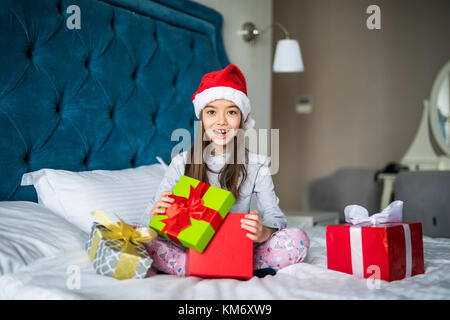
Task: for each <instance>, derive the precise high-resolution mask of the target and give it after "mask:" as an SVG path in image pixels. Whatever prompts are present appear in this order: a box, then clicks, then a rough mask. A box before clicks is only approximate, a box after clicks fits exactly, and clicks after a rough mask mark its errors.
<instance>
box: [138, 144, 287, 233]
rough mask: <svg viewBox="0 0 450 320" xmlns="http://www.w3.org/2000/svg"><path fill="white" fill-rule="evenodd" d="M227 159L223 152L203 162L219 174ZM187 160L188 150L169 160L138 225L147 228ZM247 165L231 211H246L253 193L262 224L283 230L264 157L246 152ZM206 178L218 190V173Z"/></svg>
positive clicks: (211, 173)
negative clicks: (237, 197)
mask: <svg viewBox="0 0 450 320" xmlns="http://www.w3.org/2000/svg"><path fill="white" fill-rule="evenodd" d="M229 156H230V154H225V153H222V154H216V155H210V156H209V157H207V158H206V163H207V164H208V167H209V168H210V169H211V170H213V171H216V172H218V171H219V170H220V169H221V168H222V167H223V166H224V164H225V163H226V160H227V158H228V157H229ZM186 160H187V151H185V152H183V153H180V154H178V155H176V156H175V157H174V158H173V159H172V162H171V163H170V165H169V167H168V169H167V171H166V173H165V175H164V177H163V179H162V181H161V184H160V185H159V187H158V190H157V192H156V194H155V195H154V197H153V199H151V201H150V203H149V204H148V206H147V209H146V210H145V212H144V214H143V215H142V219H141V223H142V224H143V225H145V226H147V225H148V224H149V223H150V210H151V209H152V208H153V206H154V204H155V203H156V202H157V201H158V200H159V198H160V195H161V192H163V191H171V190H172V189H173V187H174V186H175V184H176V183H177V182H178V180H179V179H180V178H181V176H182V175H184V168H185V164H186ZM248 162H249V163H248V166H247V179H246V180H245V182H244V184H243V185H242V187H241V193H240V195H241V197H240V199H239V200H238V201H236V202H235V203H234V205H233V207H232V208H231V210H230V212H249V210H250V201H251V198H252V194H253V193H254V194H255V195H256V201H257V208H258V212H259V214H260V216H261V219H262V222H263V225H264V226H266V227H270V228H275V229H278V230H281V229H284V228H286V226H287V220H286V216H285V215H284V213H283V212H282V211H281V210H280V208H279V206H278V203H279V199H278V197H277V196H276V194H275V191H274V186H273V181H272V176H271V175H270V170H269V166H268V159H267V157H265V156H263V155H258V154H254V153H249V161H248ZM208 179H209V183H210V184H211V185H214V186H217V187H219V188H220V187H221V186H220V183H219V174H218V173H214V172H209V171H208Z"/></svg>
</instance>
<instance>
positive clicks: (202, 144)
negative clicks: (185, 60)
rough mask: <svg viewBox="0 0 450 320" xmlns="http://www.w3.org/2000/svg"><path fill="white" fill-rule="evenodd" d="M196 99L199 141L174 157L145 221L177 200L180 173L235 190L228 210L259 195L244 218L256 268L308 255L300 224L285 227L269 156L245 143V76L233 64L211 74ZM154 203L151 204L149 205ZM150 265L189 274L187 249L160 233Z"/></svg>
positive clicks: (151, 246)
mask: <svg viewBox="0 0 450 320" xmlns="http://www.w3.org/2000/svg"><path fill="white" fill-rule="evenodd" d="M192 100H193V104H194V108H195V113H196V116H197V118H199V119H200V122H199V130H198V133H199V134H197V137H196V140H195V142H194V144H193V146H192V147H191V149H190V150H188V151H185V152H183V153H180V154H178V155H177V156H175V157H174V158H173V159H172V162H171V163H170V166H169V168H168V169H167V172H166V174H165V176H164V178H163V180H162V181H161V184H160V186H159V189H158V192H157V193H156V195H155V197H154V198H153V200H152V201H151V202H150V204H149V205H148V207H147V210H146V212H145V213H144V216H143V221H142V223H143V224H144V225H145V226H147V225H148V224H149V222H150V219H151V218H152V217H153V216H154V215H155V214H157V213H164V211H165V209H161V208H160V207H164V208H167V207H169V206H170V205H171V203H172V202H173V201H174V200H173V199H172V198H170V197H169V195H170V194H171V191H170V190H172V189H173V187H174V186H175V184H176V183H177V182H178V180H179V179H180V177H181V176H182V175H187V176H190V177H193V178H195V179H197V180H200V181H204V182H206V183H209V184H211V185H215V186H218V187H221V188H223V189H227V190H229V191H231V192H232V193H233V195H234V197H235V198H236V202H235V203H234V205H233V207H232V208H231V210H230V212H249V209H250V200H251V196H252V194H253V193H255V195H256V200H257V205H258V209H259V210H253V211H252V212H249V213H248V214H247V215H246V216H245V219H242V221H241V223H242V224H241V227H242V228H243V229H245V230H247V231H248V233H247V237H249V238H250V239H251V240H253V244H254V257H253V269H254V270H258V269H263V268H272V269H275V270H278V269H280V268H283V267H286V266H288V265H291V264H294V263H298V262H301V261H303V260H304V259H305V257H306V254H307V252H308V249H309V239H308V236H307V235H306V233H305V232H304V231H302V230H301V229H298V228H286V226H287V221H286V216H285V215H284V214H283V212H281V210H280V208H279V207H278V202H279V200H278V197H277V196H276V195H275V192H274V186H273V182H272V177H271V175H270V171H269V167H268V160H267V158H266V157H264V156H261V155H257V154H253V153H249V152H248V150H247V149H246V148H245V146H244V144H243V143H242V141H244V140H243V133H242V131H243V129H244V128H245V129H249V128H251V127H252V126H253V123H254V121H253V119H251V118H250V116H249V114H250V108H251V107H250V100H249V99H248V97H247V88H246V81H245V78H244V75H243V74H242V72H241V71H240V70H239V68H238V67H236V66H235V65H229V66H227V67H226V68H225V69H223V70H219V71H215V72H211V73H207V74H205V75H204V76H203V78H202V81H201V83H200V86H199V88H198V90H197V92H196V93H194V95H193V97H192ZM150 208H151V209H150ZM147 250H148V252H149V254H150V256H151V258H152V259H153V265H152V267H153V268H155V269H157V270H159V271H162V272H165V273H168V274H174V275H177V276H181V277H183V276H185V262H186V254H187V253H186V248H184V247H183V246H180V245H178V244H176V243H175V242H173V241H170V240H168V239H166V238H163V237H162V236H158V237H157V238H156V239H154V240H153V241H152V242H150V243H148V245H147Z"/></svg>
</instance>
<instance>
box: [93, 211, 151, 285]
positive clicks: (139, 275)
mask: <svg viewBox="0 0 450 320" xmlns="http://www.w3.org/2000/svg"><path fill="white" fill-rule="evenodd" d="M96 213H98V211H96ZM100 213H101V214H103V215H104V213H103V212H100ZM121 223H124V222H123V221H121ZM121 223H120V224H115V226H114V227H111V224H109V225H108V227H109V228H107V227H105V224H106V223H103V224H99V223H96V222H94V223H93V225H92V228H91V232H90V235H89V240H88V241H87V243H86V247H85V249H86V251H87V253H88V255H89V259H90V260H91V262H92V264H93V267H94V269H95V271H96V272H97V273H98V274H101V275H104V276H109V277H113V278H116V279H119V280H123V279H131V278H136V279H143V278H145V276H146V274H147V271H148V269H149V268H150V267H151V265H152V262H153V260H152V259H151V258H150V256H149V254H148V252H147V250H146V249H145V248H144V246H143V245H142V243H141V242H138V241H133V240H132V236H131V237H130V234H131V233H132V232H136V231H137V232H143V231H144V232H145V231H146V230H143V228H139V229H137V228H135V227H132V226H130V225H126V228H127V229H128V230H127V229H125V228H124V227H123V225H122V224H121ZM118 227H119V228H118ZM120 227H122V228H120ZM111 229H113V230H111ZM114 229H115V230H114ZM148 232H149V235H147V237H140V238H141V239H145V240H146V241H144V242H148V241H147V240H149V239H150V240H149V241H151V240H153V239H154V238H155V237H156V236H157V234H156V232H154V231H153V230H151V229H148ZM130 238H131V240H130ZM136 238H139V237H136Z"/></svg>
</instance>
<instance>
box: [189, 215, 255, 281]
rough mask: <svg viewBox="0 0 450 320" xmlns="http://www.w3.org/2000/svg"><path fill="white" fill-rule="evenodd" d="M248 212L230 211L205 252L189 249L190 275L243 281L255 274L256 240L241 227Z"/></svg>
mask: <svg viewBox="0 0 450 320" xmlns="http://www.w3.org/2000/svg"><path fill="white" fill-rule="evenodd" d="M245 215H246V213H236V212H230V213H228V215H227V216H226V218H225V220H224V221H223V223H222V225H221V226H220V228H219V230H218V231H217V233H216V234H215V235H214V237H213V238H212V240H211V242H210V243H209V244H208V246H207V247H206V249H205V250H204V251H203V253H200V252H198V251H196V250H193V249H189V251H188V262H187V270H186V271H187V275H189V276H199V277H203V278H235V279H242V280H247V279H250V278H251V277H252V276H253V241H252V240H251V239H249V238H248V237H247V236H246V234H247V233H248V231H247V230H244V229H242V227H241V219H243V218H244V216H245Z"/></svg>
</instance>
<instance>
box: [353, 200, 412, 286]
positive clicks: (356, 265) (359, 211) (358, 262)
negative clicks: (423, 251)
mask: <svg viewBox="0 0 450 320" xmlns="http://www.w3.org/2000/svg"><path fill="white" fill-rule="evenodd" d="M344 213H345V221H346V222H349V223H351V224H353V226H351V227H350V248H351V258H352V272H353V274H354V275H355V276H357V277H358V278H364V261H363V253H362V233H361V227H362V226H363V225H359V224H362V223H371V224H377V223H386V222H402V215H403V201H400V200H396V201H394V202H391V204H389V205H388V206H387V207H386V208H384V210H383V211H381V212H380V213H375V214H373V215H372V216H370V217H369V212H368V211H367V209H366V208H364V207H361V206H358V205H355V204H354V205H349V206H346V207H345V209H344ZM355 225H356V226H355ZM402 225H403V229H404V230H405V246H406V247H405V250H406V270H405V277H410V276H411V272H412V250H411V231H410V229H409V224H407V223H403V224H402Z"/></svg>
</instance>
